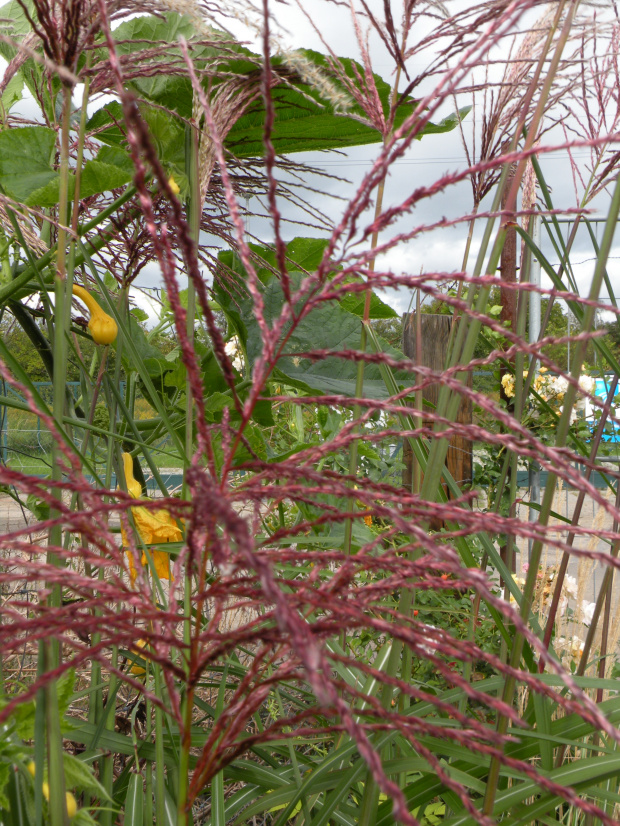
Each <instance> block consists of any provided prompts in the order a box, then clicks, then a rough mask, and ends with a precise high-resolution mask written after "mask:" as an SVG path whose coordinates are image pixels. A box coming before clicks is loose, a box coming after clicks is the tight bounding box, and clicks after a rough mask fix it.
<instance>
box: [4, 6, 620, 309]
mask: <svg viewBox="0 0 620 826" xmlns="http://www.w3.org/2000/svg"><path fill="white" fill-rule="evenodd" d="M370 5H371V7H373V8H374V9H375V10H376V11H377V12H378V13H379V15H380V16H381V8H382V2H380V0H373V1H372V2H371V3H370ZM392 5H393V7H394V8H396V7H397V6H399V4H397V3H394V4H392ZM306 6H307V7H308V8H310V9H312V12H313V18H312V19H313V21H314V23H315V24H316V25H318V26H320V28H321V29H322V30H323V31H324V32H325V37H326V39H327V41H328V42H329V44H330V46H331V47H332V49H333V50H334V52H335V53H336V54H338V55H340V56H343V57H352V58H356V59H359V57H360V55H359V48H358V45H357V41H356V38H355V35H354V31H353V26H352V24H351V15H350V12H349V11H348V9H347V8H345V7H344V6H340V7H338V6H334V5H332V4H329V3H326V2H324V0H308V2H307V3H306ZM272 9H273V10H274V14H275V16H276V19H277V24H278V25H274V21H272V28H273V30H274V44H275V46H276V47H277V48H278V49H296V48H300V47H304V48H314V49H317V50H320V51H324V46H323V44H322V43H321V39H320V37H319V36H318V34H317V33H316V32H315V31H314V30H313V28H312V25H311V24H310V23H309V22H308V20H307V18H306V17H305V16H304V15H303V14H302V13H301V12H300V11H299V9H298V8H297V6H296V4H295V3H291V4H288V5H287V4H283V3H272ZM228 25H229V28H230V29H231V31H232V32H233V33H234V34H235V36H237V37H238V38H239V39H242V40H243V41H244V42H246V43H247V44H248V45H249V46H250V47H251V48H253V49H255V50H256V51H259V50H260V48H261V46H260V43H259V39H258V33H257V31H256V30H255V31H254V32H253V31H252V29H251V28H249V29H248V27H247V26H246V25H242V24H241V23H239V22H235V21H233V22H230V21H228ZM369 42H370V51H371V54H372V55H373V68H374V70H375V71H376V72H377V73H379V74H381V75H382V76H383V77H384V79H385V80H387V81H388V82H392V76H391V70H392V66H393V63H392V61H391V58H389V56H388V55H387V54H386V51H385V49H384V47H383V45H382V44H381V42H380V40H379V38H378V37H377V36H376V35H374V34H372V33H371V35H370V41H369ZM423 65H424V60H419V61H417V63H416V61H413V62H412V64H411V66H412V68H411V69H410V71H412V72H415V71H416V70H417V71H419V70H420V69H421V68H422V66H423ZM428 90H429V87H427V88H426V89H424V91H428ZM467 102H468V101H467V100H463V99H462V100H460V101H459V105H465V104H466V103H467ZM99 105H102V104H101V103H100V104H99ZM34 107H36V104H34V102H33V101H32V102H29V101H25V102H24V103H23V105H22V106H21V107H20V108H21V109H22V111H23V113H24V114H26V113H27V114H30V115H32V111H30V110H31V109H34ZM89 108H90V107H89ZM453 108H454V107H453V105H452V103H449V104H445V105H444V108H443V110H442V112H441V113H440V116H441V115H445V114H448V112H449V111H451V110H452V109H453ZM438 119H439V117H437V118H435V120H438ZM465 128H466V129H471V128H473V119H472V117H471V116H470V117H469V118H468V120H467V121H466V124H465ZM548 140H551V139H548ZM557 140H561V136H559V135H558V137H557ZM378 151H379V147H378V145H371V146H364V147H356V148H353V149H350V150H347V151H346V153H345V155H344V156H343V155H341V154H335V153H331V154H325V153H307V154H305V155H304V156H298V157H303V159H304V160H307V161H308V162H309V163H311V164H313V165H315V166H318V167H320V168H322V169H324V170H325V171H326V172H328V173H331V174H336V175H339V176H341V177H345V178H347V179H348V180H349V181H350V184H349V186H345V185H343V184H342V182H335V181H334V182H332V183H331V184H329V183H326V181H325V180H321V181H320V182H319V184H320V186H321V187H322V188H323V189H327V191H328V192H330V191H331V192H332V193H333V194H334V195H343V194H348V195H350V194H352V193H353V192H354V191H355V189H356V186H357V184H358V183H359V181H360V180H361V179H362V177H363V175H364V174H365V173H367V172H368V171H369V169H370V167H371V164H372V162H373V160H374V159H375V157H376V155H377V154H378ZM577 156H578V159H579V160H580V161H581V162H583V163H585V160H586V152H585V150H582V151H581V152H579V151H578V152H577ZM541 164H542V167H543V172H544V174H545V177H546V179H547V181H548V182H549V184H550V185H551V188H552V190H553V199H554V203H555V204H556V205H561V206H562V208H570V207H574V206H575V194H574V189H573V183H572V176H571V174H570V168H569V166H568V164H567V161H566V158H565V156H564V155H563V154H562V153H554V154H551V155H546V156H543V157H542V160H541ZM464 165H465V156H464V152H463V147H462V144H461V137H460V134H459V132H458V130H455V131H453V132H451V133H448V134H444V135H434V136H430V137H427V138H424V139H423V140H422V141H419V142H415V143H414V145H413V146H411V147H410V148H409V150H408V151H407V153H406V156H405V157H404V158H403V159H402V160H400V161H398V162H396V163H395V164H394V165H393V166H392V168H391V170H390V174H389V176H388V179H387V182H386V189H385V196H384V206H386V207H387V206H390V205H392V204H397V203H399V202H401V201H402V200H403V199H404V198H406V197H407V196H408V195H409V194H410V193H411V191H412V190H413V189H415V188H417V187H418V186H420V185H423V184H431V183H433V182H434V181H435V180H437V179H438V178H439V177H441V176H442V175H443V174H445V173H448V172H455V171H457V170H460V169H463V167H464ZM311 183H314V182H311ZM308 199H309V200H310V201H312V197H311V196H308ZM315 202H316V204H317V206H320V208H321V209H322V210H323V211H324V212H326V213H327V214H328V215H329V216H330V217H331V218H332V219H333V220H337V219H338V217H339V214H340V211H341V210H342V208H343V207H342V202H341V201H338V200H335V199H333V200H330V199H325V198H320V199H319V198H316V199H315ZM607 203H608V199H607V198H606V197H604V196H603V197H602V198H599V200H598V202H597V206H598V207H599V209H600V210H601V213H600V214H601V215H604V212H605V208H606V204H607ZM252 206H253V205H252V203H250V207H251V208H252ZM484 206H485V204H483V206H482V208H483V209H484ZM471 208H472V194H471V187H470V184H469V183H468V182H464V183H461V184H459V185H457V186H453V187H451V188H450V189H448V190H446V191H445V192H443V193H440V194H438V195H435V196H434V197H433V198H431V199H428V200H425V201H424V202H423V204H422V205H420V206H419V207H418V208H417V209H416V210H415V211H414V212H413V214H412V215H410V216H407V217H406V218H405V219H403V220H402V221H401V222H400V224H399V225H398V226H397V227H395V228H394V229H393V230H391V231H390V232H397V231H407V230H410V229H411V228H412V227H414V226H416V225H418V224H422V223H425V224H429V223H432V222H434V221H437V220H439V219H441V218H442V217H444V216H447V217H449V218H451V217H456V216H459V215H466V214H467V213H468V212H470V210H471ZM284 211H285V215H286V216H288V217H290V218H294V217H296V216H295V214H294V213H293V212H292V211H291V210H290V209H286V208H285V209H284ZM369 217H370V216H369ZM482 229H483V225H482V222H479V225H478V227H477V232H476V236H475V238H474V244H473V248H472V253H471V257H470V262H471V263H470V266H471V264H473V261H474V260H475V255H476V252H477V249H478V246H479V238H480V234H481V232H482ZM249 230H250V232H251V233H252V234H253V235H256V236H258V237H259V238H261V239H262V240H263V241H265V242H269V241H271V240H272V238H273V232H272V229H271V226H270V223H269V222H268V221H264V220H263V221H261V220H259V219H257V218H253V219H252V220H251V221H250V225H249ZM285 233H286V234H287V237H293V235H295V234H313V233H311V232H310V233H309V232H307V231H306V232H304V231H303V230H295V229H294V228H292V227H288V228H286V229H285ZM466 234H467V225H466V224H465V223H462V224H460V225H458V226H456V227H452V228H448V229H442V230H435V231H433V232H432V233H426V234H425V235H424V236H423V238H421V239H419V240H417V241H415V242H414V241H412V242H408V243H405V244H401V245H400V246H399V247H398V248H396V249H394V250H392V251H391V252H390V253H389V255H388V256H386V257H385V258H384V259H383V260H379V261H378V266H379V267H381V268H388V267H389V268H390V269H392V270H393V271H394V272H396V273H400V272H405V273H409V274H416V275H417V274H419V273H420V271H421V270H423V271H424V270H425V271H445V272H446V273H450V272H454V271H458V270H460V268H461V261H462V257H463V250H464V247H465V239H466ZM385 237H387V236H384V238H382V239H380V240H385ZM542 241H543V250H544V251H545V253H547V254H548V256H549V258H550V259H551V260H554V255H553V250H552V247H551V244H550V243H549V241H548V240H547V239H546V238H545V236H544V233H543V239H542ZM573 260H574V261H575V262H577V263H576V266H575V272H576V275H577V278H578V283H579V287H580V291H581V293H582V294H585V293H586V292H587V290H588V287H589V283H590V279H591V275H592V272H593V266H594V261H593V252H592V247H591V244H590V242H589V240H588V238H587V233H586V232H585V231H583V232H580V234H579V235H578V238H577V241H576V244H575V247H574V253H573ZM618 260H620V241H619V242H618V243H617V244H614V249H613V250H612V254H611V260H610V264H609V271H610V274H611V276H612V282H616V283H617V281H618V278H617V275H616V273H617V272H618V271H619V270H620V268H619V266H618ZM139 283H140V284H141V285H142V286H144V287H147V288H148V287H151V288H152V287H158V286H159V285H160V284H161V277H160V274H159V271H158V268H157V266H156V265H155V264H152V265H149V266H148V267H147V268H145V269H144V270H143V271H142V274H141V277H140V282H139ZM543 286H550V284H549V283H548V282H546V281H543ZM617 291H618V293H620V288H618V290H617ZM384 298H385V299H386V300H388V301H389V303H391V304H392V305H393V306H394V307H395V308H396V309H397V310H398V311H399V312H403V311H405V310H406V309H407V308H408V306H409V304H410V301H411V296H410V295H409V294H407V293H405V292H401V293H399V294H396V293H392V294H390V295H387V296H384ZM135 300H136V302H137V303H138V304H140V305H141V306H143V307H144V308H145V309H147V310H149V311H150V312H151V313H153V308H152V307H151V306H150V302H149V301H148V300H147V299H146V298H145V297H144V296H139V295H136V296H135Z"/></svg>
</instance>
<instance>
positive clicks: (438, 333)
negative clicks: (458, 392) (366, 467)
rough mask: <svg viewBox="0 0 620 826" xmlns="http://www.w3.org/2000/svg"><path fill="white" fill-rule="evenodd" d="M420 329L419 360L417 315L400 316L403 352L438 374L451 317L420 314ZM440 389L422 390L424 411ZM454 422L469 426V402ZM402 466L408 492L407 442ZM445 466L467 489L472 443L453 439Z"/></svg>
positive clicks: (410, 478) (410, 458) (436, 385)
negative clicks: (418, 351) (403, 465)
mask: <svg viewBox="0 0 620 826" xmlns="http://www.w3.org/2000/svg"><path fill="white" fill-rule="evenodd" d="M420 325H421V344H422V352H421V354H420V358H419V359H418V354H417V346H416V314H415V313H409V314H405V315H404V316H403V352H404V353H405V355H406V356H407V357H408V358H410V359H411V360H412V361H415V362H417V363H418V364H420V365H422V366H424V367H429V368H430V369H431V370H436V371H438V372H441V371H442V370H443V369H444V366H445V363H446V356H447V353H448V341H449V338H450V328H451V326H452V316H450V315H434V314H431V313H420ZM440 386H441V385H440V383H439V382H436V383H434V384H430V385H428V387H425V388H424V393H423V405H424V407H425V408H426V409H428V410H433V409H434V406H435V405H436V404H437V400H438V397H439V390H440ZM467 386H468V387H471V386H472V374H471V373H469V374H468V376H467ZM431 405H432V406H431ZM422 419H423V421H424V423H425V424H428V425H429V426H432V425H431V423H430V421H428V420H426V419H425V418H424V416H422ZM457 421H458V422H461V423H463V424H471V421H472V405H471V400H470V399H467V398H463V399H462V400H461V405H460V407H459V412H458V415H457ZM404 463H405V469H404V470H403V487H406V488H407V489H408V490H411V485H412V481H413V455H412V452H411V448H410V447H409V443H408V442H405V446H404ZM446 465H447V468H448V471H449V472H450V474H451V475H452V477H453V479H454V480H455V481H456V482H457V483H458V484H459V485H461V486H467V485H469V484H471V480H472V470H473V465H472V442H471V440H470V439H465V438H463V437H462V436H452V438H451V439H450V446H449V448H448V454H447V457H446ZM444 489H445V488H444ZM431 527H432V528H433V529H435V530H437V529H438V527H440V524H439V522H437V521H434V522H433V524H432V525H431Z"/></svg>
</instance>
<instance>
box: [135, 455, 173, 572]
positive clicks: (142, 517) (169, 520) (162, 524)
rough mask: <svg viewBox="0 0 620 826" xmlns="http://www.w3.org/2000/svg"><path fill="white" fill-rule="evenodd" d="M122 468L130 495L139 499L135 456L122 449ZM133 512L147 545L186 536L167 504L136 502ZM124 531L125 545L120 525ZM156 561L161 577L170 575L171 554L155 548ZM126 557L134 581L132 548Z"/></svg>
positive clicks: (156, 568) (153, 554) (144, 559)
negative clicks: (153, 507) (147, 505)
mask: <svg viewBox="0 0 620 826" xmlns="http://www.w3.org/2000/svg"><path fill="white" fill-rule="evenodd" d="M123 469H124V471H125V482H126V483H127V490H128V492H129V494H130V496H133V498H134V499H139V498H140V495H141V493H142V486H141V485H140V483H139V482H137V481H136V480H135V479H134V475H133V460H132V458H131V454H129V453H123ZM131 513H132V515H133V518H134V522H135V524H136V528H137V529H138V533H139V534H140V537H141V539H142V541H143V542H144V544H145V545H154V544H155V543H159V542H181V541H182V539H183V532H182V531H181V529H180V528H179V526H178V525H177V523H176V520H175V519H174V518H173V517H172V516H171V515H170V514H169V513H168V511H167V510H166V509H165V508H158V509H157V510H150V509H149V508H145V507H144V506H143V505H136V506H135V507H133V508H132V509H131ZM121 535H122V537H123V545H125V546H127V545H128V544H129V543H128V540H127V535H126V534H125V529H124V528H123V527H122V526H121ZM151 553H152V557H153V564H154V566H155V572H156V573H157V576H158V577H159V579H170V555H169V554H167V553H164V551H152V552H151ZM127 561H128V563H129V573H130V576H131V581H132V583H133V582H135V579H136V575H137V571H136V568H135V565H134V561H133V555H132V554H131V552H128V553H127ZM140 561H141V563H142V564H143V565H146V563H147V561H148V560H147V558H146V554H144V553H143V554H142V559H141V560H140Z"/></svg>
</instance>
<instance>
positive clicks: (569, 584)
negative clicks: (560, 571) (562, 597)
mask: <svg viewBox="0 0 620 826" xmlns="http://www.w3.org/2000/svg"><path fill="white" fill-rule="evenodd" d="M564 592H565V594H566V596H567V597H571V599H577V580H576V579H575V577H574V576H565V577H564Z"/></svg>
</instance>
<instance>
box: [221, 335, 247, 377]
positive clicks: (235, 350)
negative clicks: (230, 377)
mask: <svg viewBox="0 0 620 826" xmlns="http://www.w3.org/2000/svg"><path fill="white" fill-rule="evenodd" d="M224 351H225V352H226V355H227V356H228V357H229V358H230V359H232V366H233V367H234V368H235V370H238V371H239V372H241V368H242V367H243V361H242V359H241V348H240V347H239V337H238V336H233V337H232V338H231V339H229V340H228V341H227V342H226V344H225V345H224Z"/></svg>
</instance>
